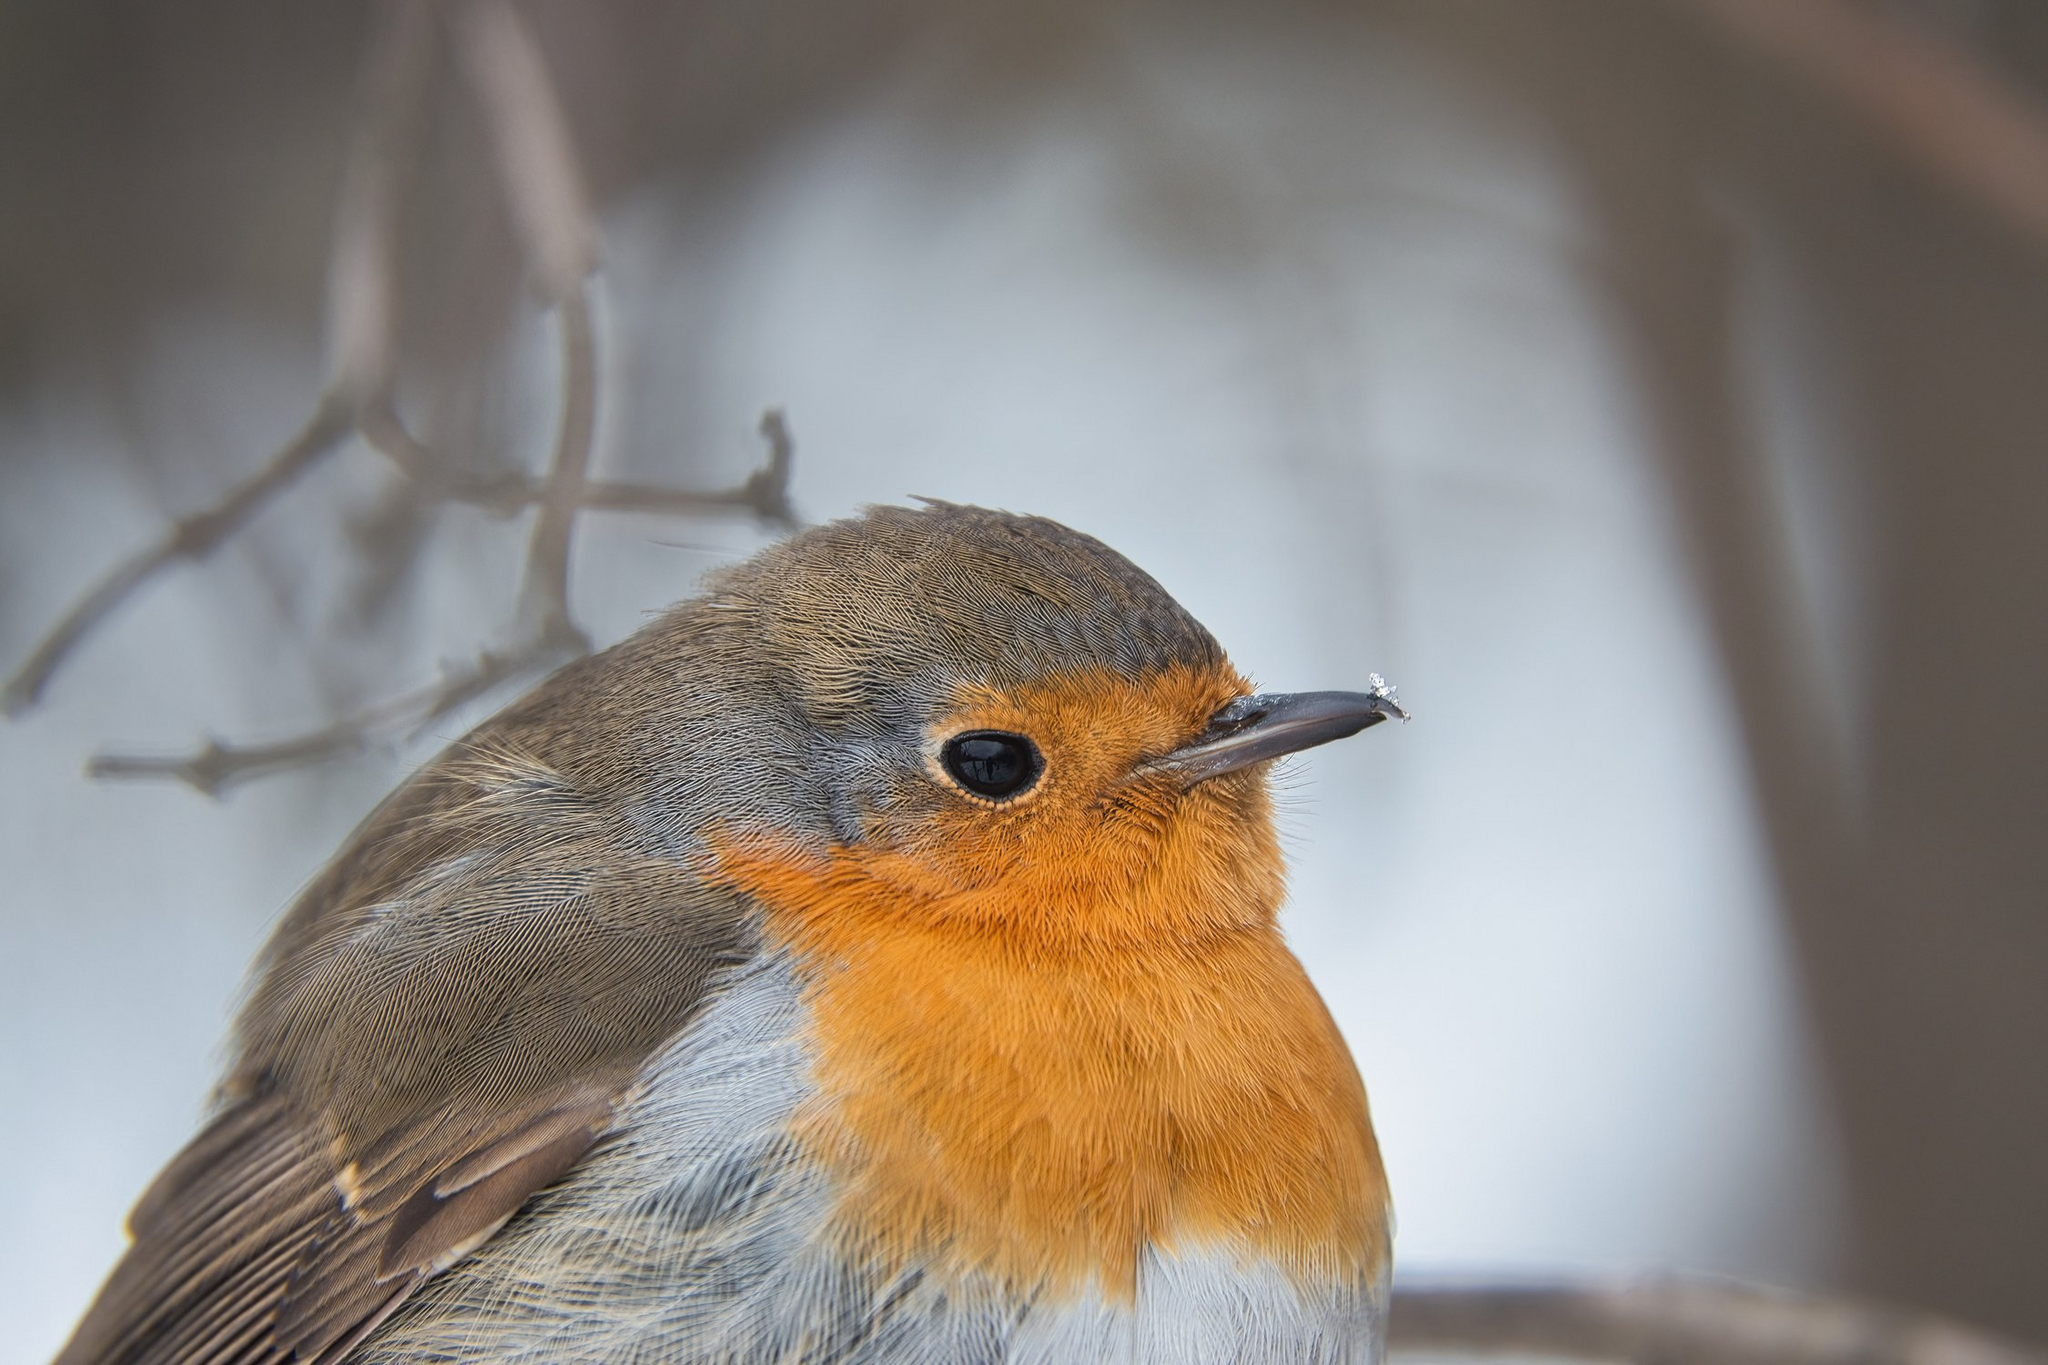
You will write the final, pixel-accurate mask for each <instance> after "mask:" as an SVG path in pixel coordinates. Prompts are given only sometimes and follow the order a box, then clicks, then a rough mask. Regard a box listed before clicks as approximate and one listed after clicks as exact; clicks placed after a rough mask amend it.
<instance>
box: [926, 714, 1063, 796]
mask: <svg viewBox="0 0 2048 1365" xmlns="http://www.w3.org/2000/svg"><path fill="white" fill-rule="evenodd" d="M939 761H940V762H942V763H944V764H945V765H946V771H947V772H949V773H951V774H953V780H954V781H955V782H958V783H959V784H960V785H961V786H963V787H965V788H967V790H969V791H971V792H973V793H974V794H975V795H976V796H986V797H991V798H993V799H994V800H997V801H1002V800H1006V799H1008V798H1009V797H1012V796H1015V795H1017V793H1019V792H1021V791H1023V790H1024V789H1026V788H1027V787H1029V786H1030V785H1031V784H1032V783H1034V782H1036V781H1037V780H1038V775H1039V774H1040V773H1042V772H1044V771H1045V760H1044V759H1043V758H1042V757H1040V756H1039V753H1038V746H1037V745H1036V744H1033V743H1032V742H1031V741H1030V740H1028V739H1026V738H1024V736H1022V735H1012V734H1005V733H1004V732H1003V731H1001V730H969V731H968V732H967V733H966V734H964V735H955V736H953V737H952V738H951V739H949V740H947V741H946V747H945V748H943V749H941V750H940V751H939Z"/></svg>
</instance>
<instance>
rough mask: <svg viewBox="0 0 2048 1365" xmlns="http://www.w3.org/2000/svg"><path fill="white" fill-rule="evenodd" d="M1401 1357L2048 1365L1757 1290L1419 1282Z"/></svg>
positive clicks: (1405, 1315) (1664, 1284) (1697, 1284)
mask: <svg viewBox="0 0 2048 1365" xmlns="http://www.w3.org/2000/svg"><path fill="white" fill-rule="evenodd" d="M1389 1322H1390V1326H1391V1331H1392V1340H1391V1348H1392V1350H1393V1351H1395V1352H1396V1353H1401V1354H1411V1353H1428V1354H1432V1355H1451V1354H1457V1355H1519V1356H1549V1357H1563V1358H1568V1359H1575V1360H1603V1361H1630V1362H1636V1365H1679V1363H1680V1362H1682V1363H1683V1365H2044V1362H2048V1357H2043V1356H2041V1355H2039V1354H2037V1353H2034V1352H2031V1351H2029V1350H2027V1349H2025V1348H2023V1347H2020V1346H2017V1345H2014V1344H2012V1343H2009V1342H2005V1341H2000V1340H1997V1339H1994V1338H1992V1337H1988V1336H1984V1335H1981V1334H1979V1333H1976V1332H1973V1331H1971V1330H1969V1329H1967V1328H1964V1327H1960V1326H1957V1325H1955V1324H1952V1323H1948V1322H1944V1321H1941V1320H1939V1319H1935V1318H1927V1317H1920V1316H1916V1315H1913V1314H1908V1313H1904V1312H1901V1311H1898V1310H1895V1309H1886V1308H1878V1307H1874V1306H1870V1305H1864V1304H1853V1303H1843V1302H1839V1301H1829V1300H1824V1299H1815V1298H1806V1297H1802V1296H1799V1295H1794V1294H1790V1293H1786V1292H1783V1291H1779V1290H1767V1289H1757V1288H1751V1287H1749V1286H1745V1285H1736V1284H1726V1283H1714V1282H1708V1281H1685V1280H1678V1279H1665V1280H1650V1281H1644V1282H1641V1283H1635V1284H1623V1285H1613V1286H1607V1287H1591V1288H1588V1287H1565V1286H1547V1287H1528V1288H1513V1289H1503V1288H1498V1287H1476V1288H1410V1287H1405V1286H1404V1287H1402V1288H1400V1289H1397V1290H1396V1291H1395V1293H1394V1306H1393V1312H1392V1316H1391V1318H1390V1319H1389Z"/></svg>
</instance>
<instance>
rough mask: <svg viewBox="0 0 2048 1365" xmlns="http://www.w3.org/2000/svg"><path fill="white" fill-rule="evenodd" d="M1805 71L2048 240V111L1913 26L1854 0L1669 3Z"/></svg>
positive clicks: (1948, 176) (1921, 158)
mask: <svg viewBox="0 0 2048 1365" xmlns="http://www.w3.org/2000/svg"><path fill="white" fill-rule="evenodd" d="M1667 3H1671V4H1674V5H1677V6H1678V7H1679V8H1681V9H1684V10H1687V11H1689V12H1692V13H1694V14H1698V15H1700V16H1701V17H1703V18H1705V19H1707V20H1708V21H1710V22H1711V23H1713V24H1714V25H1715V26H1716V27H1717V28H1719V29H1720V30H1721V31H1722V32H1723V33H1724V34H1726V35H1728V36H1729V37H1732V38H1734V39H1736V40H1737V41H1739V42H1741V43H1743V44H1745V45H1747V46H1749V47H1751V48H1753V49H1755V50H1757V51H1760V52H1763V53H1765V54H1767V55H1768V56H1769V57H1771V58H1773V59H1774V60H1776V61H1779V62H1782V63H1784V64H1785V65H1787V66H1789V67H1791V68H1792V69H1794V70H1796V71H1798V72H1799V73H1801V75H1803V76H1804V77H1805V78H1806V79H1808V80H1810V81H1811V82H1813V84H1814V85H1816V86H1818V87H1819V88H1820V89H1822V90H1823V91H1825V92H1826V93H1827V94H1828V96H1829V97H1831V98H1832V99H1834V100H1835V101H1836V102H1837V103H1839V104H1840V105H1841V106H1842V107H1844V108H1845V109H1847V110H1848V111H1849V112H1850V113H1851V114H1853V115H1855V116H1856V117H1858V118H1861V119H1862V120H1864V121H1865V122H1866V123H1868V124H1871V125H1872V126H1874V127H1876V128H1877V129H1878V130H1879V131H1880V132H1882V133H1885V134H1887V135H1888V136H1889V138H1890V139H1892V140H1893V141H1894V142H1895V143H1896V144H1897V145H1898V146H1899V147H1900V148H1901V150H1903V151H1904V152H1905V153H1906V154H1907V155H1908V156H1909V157H1911V158H1912V159H1913V160H1915V161H1917V162H1918V163H1919V164H1920V165H1921V167H1922V168H1923V169H1925V170H1927V171H1929V172H1930V173H1932V174H1934V175H1936V176H1938V177H1939V178H1941V179H1943V180H1946V181H1947V182H1949V184H1950V185H1952V186H1953V187H1955V188H1956V189H1958V190H1960V191H1962V192H1963V193H1965V194H1968V195H1970V196H1971V197H1972V198H1974V199H1976V200H1977V201H1978V202H1979V203H1981V204H1982V205H1983V206H1984V207H1986V208H1988V209H1990V210H1991V211H1992V212H1993V213H1995V214H1997V215H1998V216H2000V217H2002V218H2004V219H2005V220H2007V221H2008V222H2010V223H2011V224H2013V225H2014V226H2015V227H2017V228H2019V229H2020V230H2021V231H2023V232H2026V233H2028V234H2029V235H2031V236H2032V237H2034V238H2035V239H2036V240H2037V241H2038V242H2041V243H2043V244H2048V115H2044V113H2043V112H2042V110H2041V109H2040V107H2039V106H2038V105H2037V104H2036V103H2035V102H2034V101H2033V100H2032V99H2030V98H2028V96H2027V95H2026V94H2025V93H2024V92H2022V91H2021V90H2020V89H2019V87H2018V86H2016V85H2014V84H2013V83H2012V82H2010V81H2008V80H2005V79H2003V78H2001V77H2000V76H1998V75H1997V73H1995V72H1993V71H1991V70H1989V69H1987V68H1985V67H1984V66H1983V65H1982V64H1980V63H1977V62H1974V61H1972V60H1971V59H1970V58H1969V57H1968V56H1967V55H1966V54H1964V53H1962V52H1960V51H1957V50H1956V49H1954V48H1952V47H1950V46H1948V45H1947V44H1945V43H1943V42H1941V41H1940V40H1938V39H1933V38H1931V37H1930V36H1928V35H1927V34H1924V33H1922V32H1920V31H1918V30H1917V29H1915V28H1914V27H1913V26H1912V25H1911V24H1909V23H1907V22H1905V21H1903V20H1900V19H1895V18H1890V17H1887V16H1886V15H1885V14H1884V13H1883V12H1882V11H1881V10H1879V9H1877V8H1873V7H1870V6H1864V5H1856V4H1851V3H1848V0H1667Z"/></svg>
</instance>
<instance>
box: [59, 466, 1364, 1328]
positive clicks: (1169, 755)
mask: <svg viewBox="0 0 2048 1365" xmlns="http://www.w3.org/2000/svg"><path fill="white" fill-rule="evenodd" d="M1374 682H1375V688H1374V690H1373V691H1372V692H1371V693H1350V692H1313V693H1302V694H1294V695H1254V694H1253V693H1252V692H1251V689H1250V688H1249V687H1248V686H1247V684H1246V682H1245V680H1244V678H1243V677H1242V676H1241V675H1240V674H1239V673H1237V672H1236V670H1235V669H1233V668H1232V667H1231V665H1230V663H1229V662H1228V660H1227V659H1226V658H1225V656H1224V653H1223V651H1222V649H1221V648H1220V647H1219V646H1218V645H1217V643H1216V641H1215V640H1214V639H1213V638H1211V636H1210V635H1209V633H1208V632H1207V631H1206V630H1204V629H1203V628H1202V626H1201V625H1200V624H1198V623H1197V622H1196V621H1195V620H1194V619H1193V618H1192V617H1191V616H1189V615H1188V613H1187V612H1186V611H1184V610H1183V609H1182V608H1181V607H1180V606H1179V605H1178V604H1177V603H1176V602H1174V600H1173V599H1172V598H1171V597H1169V596H1168V595H1167V594H1166V592H1165V591H1164V590H1163V589H1162V588H1160V586H1159V585H1158V584H1157V583H1155V582H1154V581H1153V580H1152V579H1151V578H1149V577H1147V576H1146V575H1145V574H1144V573H1143V572H1141V571H1140V570H1138V569H1137V568H1136V567H1135V566H1133V565H1132V564H1131V563H1129V562H1128V561H1127V560H1125V559H1124V558H1122V557H1121V556H1119V555H1117V554H1116V553H1115V552H1114V551H1112V550H1110V549H1109V548H1108V547H1107V546H1105V545H1103V544H1101V543H1100V542H1098V541H1096V540H1093V539H1090V538H1089V537H1087V536H1084V535H1080V534H1077V533H1075V532H1073V531H1070V530H1068V529H1066V528H1065V527H1063V526H1060V525H1058V524H1056V523H1053V522H1050V521H1045V520H1041V519H1037V518H1030V517H1020V516H1012V515H1009V514H1007V513H1000V512H991V511H984V510H981V509H978V508H972V507H960V506H953V505H948V504H933V505H929V506H926V507H924V508H920V509H903V508H893V507H889V508H879V509H874V510H871V511H869V512H868V513H867V514H865V515H864V516H861V517H857V518H854V519H851V520H847V521H840V522H834V523H832V524H829V525H825V526H820V527H817V528H814V529H812V530H810V531H807V532H805V533H803V534H801V535H798V536H796V537H795V538H793V539H791V540H788V541H786V542H784V543H782V544H780V545H778V546H775V547H772V548H770V549H769V550H767V551H765V552H764V553H762V554H760V555H759V556H757V557H756V558H754V559H752V560H750V561H748V562H746V563H744V564H741V565H739V566H738V567H736V568H732V569H729V570H726V571H724V572H723V573H722V574H720V575H719V576H717V577H715V578H714V579H713V580H712V581H711V583H710V585H709V588H708V590H707V592H706V593H705V594H704V595H703V596H701V597H698V598H695V599H693V600H690V601H687V602H685V603H683V604H682V605H680V606H678V607H676V608H675V609H674V610H673V611H671V612H670V613H669V614H668V615H666V616H665V617H663V618H662V619H660V620H658V621H656V622H655V623H654V624H652V625H650V626H649V627H647V628H646V629H644V630H642V631H641V632H640V633H638V634H637V635H634V636H633V637H632V638H630V639H628V640H626V641H625V642H624V643H622V644H620V645H618V646H616V647H614V648H612V649H610V650H607V651H605V652H604V653H602V654H598V655H595V656H593V657H591V658H588V659H585V660H583V661H581V662H579V663H575V664H572V665H570V666H569V667H567V668H565V669H563V670H562V671H561V672H559V673H557V674H556V675H555V676H554V677H552V678H551V679H549V680H548V681H547V682H545V683H543V684H542V685H541V686H540V687H538V688H537V689H536V690H535V691H533V692H532V693H531V694H529V695H528V696H526V697H525V698H524V699H522V700H520V701H518V702H516V703H514V704H513V705H511V706H510V707H508V708H507V709H506V710H504V711H503V712H501V713H500V714H499V715H497V716H496V717H494V718H493V719H491V720H490V721H488V722H486V723H485V724H484V725H482V726H480V727H479V728H478V729H476V730H475V731H473V732H472V733H471V734H470V735H469V736H467V737H466V738H465V739H463V740H462V741H460V742H459V743H457V744H455V745H454V746H453V747H452V748H450V749H449V750H448V751H447V752H446V753H444V754H443V755H441V756H440V757H439V758H438V759H436V760H435V761H434V762H433V763H431V764H430V765H428V766H427V767H426V768H425V769H424V770H423V771H422V772H420V773H419V774H418V775H417V776H415V777H414V778H412V779H411V780H410V781H408V782H407V783H406V784H405V785H404V786H402V787H400V788H399V789H398V790H397V792H395V793H394V794H393V795H392V796H390V797H389V798H387V799H386V800H385V801H384V802H383V804H382V805H381V806H379V807H378V809H377V810H376V811H375V812H374V813H372V814H371V815H370V817H369V818H368V820H367V821H365V822H364V824H363V826H362V827H361V828H360V829H359V830H358V831H357V832H356V834H355V835H354V837H353V838H352V839H351V840H350V841H349V843H348V845H347V846H346V847H345V848H344V849H343V850H342V851H341V853H340V855H339V856H338V857H337V858H336V859H335V860H334V862H333V863H332V864H331V865H330V866H329V867H328V868H327V869H326V870H325V871H324V872H323V873H322V874H321V875H320V877H319V878H318V879H317V880H316V881H315V882H314V883H313V884H312V885H311V887H310V888H309V889H308V890H307V891H306V892H305V894H304V896H303V897H302V898H301V899H300V900H299V901H298V902H297V904H296V905H295V906H294V907H293V908H292V909H291V911H290V912H289V913H288V914H287V915H286V917H285V919H284V920H283V922H282V923H281V924H280V925H279V927H278V929H277V931H276V933H275V935H274V936H273V938H272V939H271V941H270V943H269V945H268V947H267V948H266V949H265V950H264V953H263V955H262V958H261V959H260V961H259V964H258V967H257V976H256V982H255V985H254V988H253V991H252V993H251V995H250V997H249V999H248V1001H247V1004H246V1006H245V1008H244V1009H243V1010H242V1013H241V1015H240V1018H239V1019H238V1021H237V1023H236V1026H235V1030H234V1038H233V1044H232V1054H231V1055H232V1064H231V1067H230V1070H229V1072H228V1076H227V1079H226V1081H225V1082H224V1083H223V1085H222V1087H221V1090H220V1092H219V1096H218V1103H217V1109H216V1111H215V1113H214V1116H213V1117H212V1119H211V1121H210V1122H209V1123H208V1124H207V1125H206V1127H205V1128H204V1129H203V1131H201V1132H200V1134H199V1135H198V1136H197V1137H196V1138H194V1139H193V1141H192V1142H191V1144H190V1145H189V1146H187V1147H186V1148H185V1149H184V1151H183V1152H181V1153H180V1154H179V1155H178V1156H177V1158H176V1159H175V1160H173V1161H172V1162H171V1163H170V1165H169V1166H168V1167H167V1168H166V1169H165V1170H164V1172H163V1173H162V1174H161V1175H160V1176H158V1177H157V1179H156V1182H155V1183H154V1184H153V1185H151V1186H150V1188H149V1189H148V1191H147V1192H146V1193H145V1194H144V1195H143V1196H142V1199H141V1202H140V1203H138V1204H137V1205H136V1207H135V1210H134V1212H133V1214H132V1215H131V1217H130V1219H129V1228H130V1231H131V1233H132V1236H133V1245H132V1246H131V1247H130V1249H129V1250H128V1252H127V1253H126V1255H125V1256H124V1257H123V1258H122V1260H121V1261H120V1263H119V1264H118V1265H117V1266H116V1267H115V1269H114V1271H113V1273H112V1275H111V1276H110V1278H109V1279H108V1281H107V1283H106V1285H105V1286H104V1287H103V1288H102V1290H101V1292H100V1295H99V1298H98V1300H97V1301H96V1302H95V1303H94V1305H93V1306H92V1308H91V1309H90V1310H89V1311H88V1313H87V1314H86V1316H85V1319H84V1321H83V1322H82V1323H81V1325H80V1326H79V1327H78V1329H77V1332H76V1334H75V1335H74V1336H73V1338H72V1340H71V1342H70V1344H69V1345H68V1346H67V1347H66V1348H65V1350H64V1352H63V1354H62V1355H61V1356H60V1357H59V1358H58V1359H59V1362H60V1365H114V1363H115V1362H121V1363H123V1365H143V1363H144V1362H148V1363H149V1365H157V1363H158V1362H164V1363H166V1365H167V1363H168V1362H178V1363H179V1365H199V1363H200V1362H209V1363H210V1362H223V1363H225V1362H242V1363H255V1362H282V1361H303V1362H339V1361H347V1362H351V1365H400V1363H401V1362H403V1363H405V1365H414V1363H416V1362H426V1361H433V1362H444V1363H445V1362H486V1361H489V1362H501V1361H535V1362H539V1361H547V1362H559V1361H578V1362H584V1361H588V1362H649V1363H651V1362H693V1363H694V1362H714V1361H716V1362H757V1361H759V1362H765V1361H778V1362H785V1361H786V1362H812V1363H815V1365H823V1363H824V1362H889V1363H890V1365H895V1363H896V1362H931V1365H975V1363H981V1362H986V1363H988V1365H994V1363H995V1362H1020V1361H1039V1362H1083V1361H1148V1362H1162V1363H1165V1362H1171V1363H1172V1365H1188V1363H1189V1362H1224V1361H1230V1362H1243V1363H1244V1365H1263V1363H1265V1362H1283V1361H1284V1362H1290V1363H1292V1362H1303V1361H1317V1362H1351V1361H1376V1360H1378V1359H1379V1358H1380V1356H1381V1352H1382V1323H1383V1318H1384V1310H1385V1305H1386V1286H1387V1274H1388V1263H1389V1245H1388V1243H1389V1226H1388V1202H1387V1187H1386V1181H1385V1177H1384V1175H1383V1174H1382V1171H1381V1166H1380V1158H1379V1152H1378V1148H1377V1146H1376V1144H1375V1141H1374V1137H1373V1132H1372V1126H1371V1122H1370V1120H1369V1118H1368V1117H1367V1112H1366V1100H1365V1091H1364V1089H1363V1087H1362V1086H1361V1085H1360V1083H1359V1078H1358V1073H1357V1070H1356V1068H1355V1067H1354V1066H1353V1064H1352V1061H1351V1057H1350V1055H1349V1053H1348V1052H1347V1050H1346V1048H1345V1045H1344V1042H1343V1039H1342V1038H1341V1037H1340V1036H1339V1034H1338V1031H1337V1028H1336V1026H1335V1024H1334V1023H1333V1022H1332V1021H1331V1019H1330V1016H1329V1013H1328V1011H1327V1010H1326V1009H1325V1008H1324V1006H1323V1003H1322V1001H1321V1000H1320V999H1319V998H1318V997H1317V995H1316V992H1315V990H1314V989H1313V988H1312V987H1311V986H1310V984H1309V981H1308V978H1307V976H1306V975H1305V974H1304V973H1303V971H1302V969H1301V966H1300V964H1299V963H1298V962H1296V961H1295V959H1294V957H1293V956H1292V955H1291V954H1290V953H1289V952H1288V950H1287V948H1286V946H1285V944H1284V943H1283V942H1282V939H1281V936H1280V932H1279V930H1278V928H1277V927H1276V924H1275V912H1276V911H1277V910H1278V908H1279V905H1280V901H1281V897H1282V890H1283V869H1282V865H1281V856H1280V850H1279V847H1278V844H1277V842H1276V840H1275V835H1274V828H1273V819H1272V801H1271V797H1270V795H1269V793H1268V788H1267V778H1266V773H1267V769H1268V768H1269V766H1270V762H1269V761H1270V760H1272V759H1274V758H1277V757H1279V756H1280V755H1282V754H1287V753H1291V752H1294V751H1296V750H1300V749H1304V748H1307V747H1309V746H1311V745H1316V744H1321V743H1324V742H1326V741H1328V740H1333V739H1338V738H1341V737H1343V736H1346V735H1350V734H1353V733H1355V732H1357V731H1358V730H1360V729H1363V728H1364V727H1366V726H1368V725H1371V724H1373V723H1375V722H1376V721H1379V720H1381V719H1382V718H1384V717H1386V716H1388V715H1399V714H1400V708H1399V706H1398V705H1397V704H1396V703H1395V702H1394V701H1393V699H1392V695H1391V693H1390V692H1388V691H1386V690H1385V689H1384V688H1382V687H1381V686H1379V685H1378V680H1377V679H1376V678H1375V680H1374Z"/></svg>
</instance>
